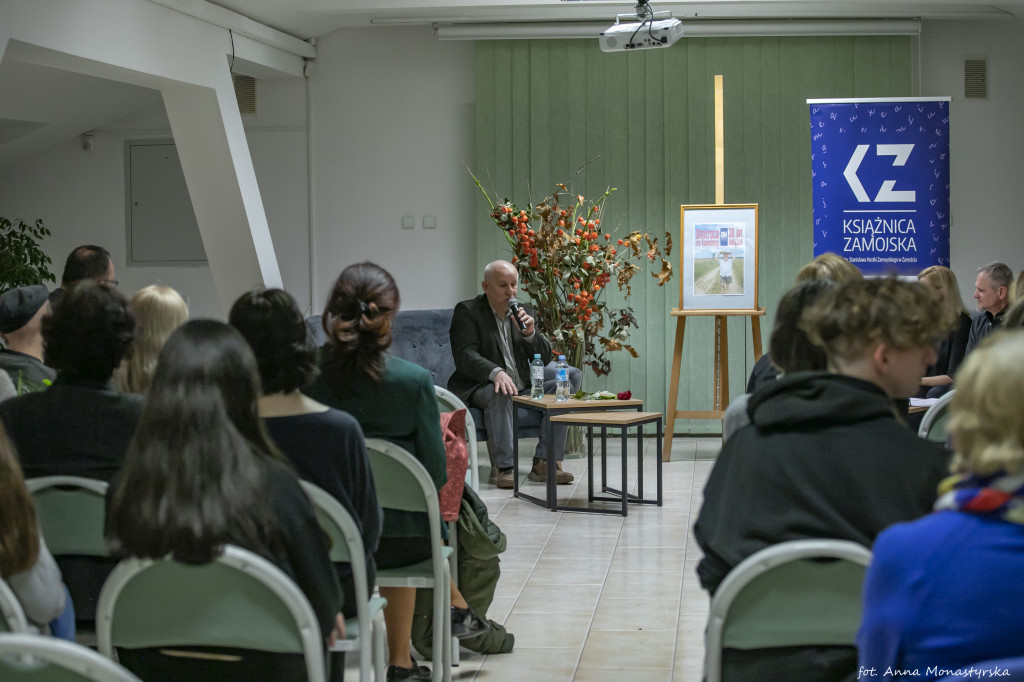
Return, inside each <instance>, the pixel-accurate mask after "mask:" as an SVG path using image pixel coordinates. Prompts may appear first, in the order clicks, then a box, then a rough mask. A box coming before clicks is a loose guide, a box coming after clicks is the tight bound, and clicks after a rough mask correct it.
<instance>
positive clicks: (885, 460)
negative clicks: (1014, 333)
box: [694, 279, 949, 680]
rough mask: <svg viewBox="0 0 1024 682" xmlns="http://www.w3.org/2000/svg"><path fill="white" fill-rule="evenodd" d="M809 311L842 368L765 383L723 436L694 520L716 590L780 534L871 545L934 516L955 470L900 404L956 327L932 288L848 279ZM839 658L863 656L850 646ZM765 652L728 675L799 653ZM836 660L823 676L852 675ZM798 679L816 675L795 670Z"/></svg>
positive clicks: (760, 675)
mask: <svg viewBox="0 0 1024 682" xmlns="http://www.w3.org/2000/svg"><path fill="white" fill-rule="evenodd" d="M803 320H804V326H805V328H806V331H807V332H808V334H809V336H810V337H811V340H812V341H814V342H815V343H817V344H818V345H820V346H821V347H823V348H824V349H825V353H826V355H827V357H828V364H829V368H830V370H832V371H831V372H800V373H796V374H791V375H787V376H785V377H783V378H782V379H780V380H779V381H777V382H776V383H775V384H774V385H770V386H768V387H766V388H765V389H762V390H760V391H758V392H757V393H755V394H754V395H753V396H751V398H750V402H749V405H748V413H749V416H750V420H751V423H750V425H748V426H745V427H743V428H741V429H740V430H738V431H737V432H736V433H735V435H733V436H732V437H731V438H730V439H729V440H728V441H727V442H726V443H725V445H724V446H723V448H722V452H721V454H720V455H719V457H718V461H717V462H716V463H715V467H714V469H713V470H712V472H711V475H710V476H709V478H708V482H707V486H706V487H705V489H704V504H703V506H702V508H701V511H700V515H699V517H698V519H697V523H696V525H695V528H694V532H695V536H696V538H697V542H698V543H699V544H700V546H701V548H702V549H703V550H704V558H703V559H702V560H701V562H700V564H699V566H698V568H697V573H698V576H699V578H700V581H701V585H702V586H703V587H704V588H705V589H706V590H708V592H710V593H711V594H714V592H715V590H717V589H718V586H719V584H720V583H721V581H722V580H723V579H724V578H725V576H726V574H727V573H728V572H729V571H730V570H731V569H732V568H733V567H734V566H736V565H737V564H738V563H740V562H741V561H742V560H743V559H745V558H747V557H748V556H750V555H752V554H754V553H755V552H757V551H759V550H761V549H764V548H765V547H767V546H769V545H772V544H775V543H779V542H784V541H787V540H799V539H806V538H834V539H842V540H852V541H854V542H858V543H861V544H863V545H865V546H867V547H870V546H871V544H872V542H873V541H874V538H875V536H876V535H877V534H878V533H879V532H881V531H882V530H883V529H885V528H887V527H888V526H890V525H892V524H893V523H897V522H899V521H909V520H911V519H915V518H917V517H920V516H923V515H924V514H927V513H928V512H929V511H930V510H931V508H932V504H933V503H934V502H935V498H936V488H937V486H938V483H939V481H940V480H941V479H942V478H943V477H944V476H945V475H946V474H947V473H948V465H949V452H948V451H946V450H945V449H944V448H942V447H940V446H938V445H936V444H933V443H930V442H928V441H926V440H924V439H921V438H919V437H918V436H917V435H916V434H914V433H913V432H912V431H910V430H909V429H907V428H906V427H905V426H904V425H903V424H902V423H901V422H900V421H899V420H898V418H897V416H896V412H895V410H894V408H893V402H892V400H893V399H894V398H906V397H908V396H911V395H913V394H914V392H915V391H917V387H918V386H919V384H920V380H921V377H922V376H923V375H924V373H925V371H926V370H927V368H928V366H929V365H930V364H931V363H933V362H934V361H935V350H934V344H935V342H936V341H937V340H938V339H939V338H940V337H941V336H942V335H943V334H945V332H946V330H945V329H944V327H943V323H942V322H941V320H942V315H941V312H940V310H939V308H938V304H937V303H936V302H935V301H933V300H932V299H931V297H930V295H929V293H928V292H927V291H926V290H925V288H924V287H923V286H922V285H920V284H918V283H916V282H915V283H909V282H901V281H898V280H895V279H875V280H861V281H854V282H848V283H845V284H843V285H841V286H839V287H837V288H836V289H834V290H833V291H831V292H829V293H827V294H826V295H825V296H824V297H823V298H822V299H820V300H819V302H818V303H816V304H815V305H814V306H812V307H811V308H810V309H809V310H808V311H807V312H806V313H805V315H804V318H803ZM758 651H763V650H758ZM747 654H750V652H745V653H744V654H743V655H744V656H746V655H747ZM851 656H852V658H851ZM841 657H842V658H844V660H845V663H843V665H855V664H856V652H855V651H852V649H851V650H850V651H845V652H841ZM726 658H728V657H726ZM734 658H735V657H734ZM761 659H762V660H761V661H760V662H756V661H752V660H744V662H743V665H742V666H741V668H742V669H743V670H742V671H741V672H740V673H737V674H735V675H730V676H726V679H783V678H782V677H778V675H777V673H779V672H781V671H783V670H784V669H785V668H784V667H782V666H787V665H790V664H792V663H793V662H794V661H793V660H790V661H789V663H784V662H780V661H778V660H775V661H771V662H770V663H769V664H767V665H768V667H759V663H764V662H765V660H771V659H770V657H764V656H762V657H761ZM726 663H727V664H728V661H727V660H726ZM800 664H801V665H805V666H806V665H808V660H807V659H804V660H802V661H801V663H800ZM812 667H813V666H812ZM832 670H833V672H830V673H824V675H825V676H824V677H816V678H814V679H830V680H835V679H840V678H841V677H842V675H841V674H837V675H835V676H834V677H831V678H830V677H829V675H833V674H835V672H834V671H835V669H832ZM766 675H767V677H766ZM798 678H799V679H811V678H808V677H806V676H804V675H803V674H801V673H798V672H795V671H793V675H792V676H790V677H789V679H798Z"/></svg>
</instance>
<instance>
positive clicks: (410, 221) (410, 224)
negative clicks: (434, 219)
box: [402, 215, 416, 230]
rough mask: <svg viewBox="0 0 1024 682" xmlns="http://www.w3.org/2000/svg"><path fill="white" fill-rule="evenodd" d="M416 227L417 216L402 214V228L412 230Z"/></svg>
mask: <svg viewBox="0 0 1024 682" xmlns="http://www.w3.org/2000/svg"><path fill="white" fill-rule="evenodd" d="M415 227H416V216H414V215H404V216H402V229H403V230H412V229H414V228H415Z"/></svg>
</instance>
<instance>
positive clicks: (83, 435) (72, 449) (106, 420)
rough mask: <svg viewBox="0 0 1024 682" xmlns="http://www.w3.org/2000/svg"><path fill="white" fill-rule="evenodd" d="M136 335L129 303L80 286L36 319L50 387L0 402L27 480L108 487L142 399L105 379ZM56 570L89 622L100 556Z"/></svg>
mask: <svg viewBox="0 0 1024 682" xmlns="http://www.w3.org/2000/svg"><path fill="white" fill-rule="evenodd" d="M134 333H135V319H134V317H133V316H132V313H131V310H130V309H129V308H128V302H127V301H126V300H125V299H124V297H123V296H121V295H120V294H118V293H117V292H116V291H114V290H113V289H109V288H107V287H104V286H100V285H98V284H96V283H94V282H82V283H80V284H76V285H75V286H73V287H71V289H69V290H68V293H67V295H66V296H65V297H64V301H63V303H62V304H61V305H59V306H57V308H56V310H55V311H54V313H53V315H52V316H50V317H47V318H45V319H44V320H43V340H44V342H45V344H46V356H45V357H46V361H47V363H48V364H49V365H50V366H52V367H53V368H54V369H56V370H57V378H56V379H55V380H54V382H53V386H51V387H50V388H48V389H47V390H45V391H41V392H39V393H29V394H26V395H23V396H19V397H17V398H12V399H10V400H7V401H5V402H3V403H0V421H2V422H3V425H4V427H5V428H6V429H7V435H8V436H9V437H10V439H11V442H12V443H14V446H15V448H16V449H17V451H18V454H19V456H20V458H21V468H22V470H23V471H24V472H25V476H26V477H28V478H36V477H39V476H83V477H85V478H95V479H99V480H102V481H110V479H112V478H113V477H114V475H115V474H116V473H117V472H118V471H119V470H120V468H121V463H122V461H123V460H124V453H125V451H126V450H127V449H128V443H129V441H130V440H131V438H132V434H133V433H134V432H135V425H136V424H137V423H138V420H139V415H140V414H141V413H142V398H141V397H140V396H137V395H130V394H126V393H118V392H117V391H114V390H113V389H112V388H111V387H110V375H111V374H112V373H113V371H114V368H115V367H117V366H118V364H119V363H120V362H121V358H122V357H123V356H124V353H125V350H126V349H127V348H128V346H129V344H130V343H131V340H132V337H133V335H134ZM57 563H58V565H59V566H60V569H61V572H62V573H63V574H64V581H65V582H66V583H67V586H68V589H69V590H70V591H71V597H72V599H73V600H74V603H75V614H76V615H77V617H78V618H79V620H80V621H90V620H93V619H94V618H95V614H96V599H97V597H99V592H100V588H102V587H103V581H104V580H106V577H107V575H108V574H109V573H110V570H111V569H112V568H113V565H114V564H113V562H111V561H110V560H109V559H107V558H106V557H92V556H75V555H61V556H58V557H57Z"/></svg>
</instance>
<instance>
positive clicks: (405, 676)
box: [387, 661, 430, 682]
mask: <svg viewBox="0 0 1024 682" xmlns="http://www.w3.org/2000/svg"><path fill="white" fill-rule="evenodd" d="M429 679H430V668H428V667H427V666H425V665H416V661H413V662H412V667H411V668H401V667H399V666H397V665H389V666H388V679H387V682H391V681H392V680H429Z"/></svg>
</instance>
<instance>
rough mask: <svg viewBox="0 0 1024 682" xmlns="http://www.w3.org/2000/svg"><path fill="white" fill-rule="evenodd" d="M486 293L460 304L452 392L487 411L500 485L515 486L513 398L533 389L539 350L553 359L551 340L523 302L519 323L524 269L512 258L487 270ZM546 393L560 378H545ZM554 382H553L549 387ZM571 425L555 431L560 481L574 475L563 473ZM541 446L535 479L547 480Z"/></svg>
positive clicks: (575, 380) (575, 379)
mask: <svg viewBox="0 0 1024 682" xmlns="http://www.w3.org/2000/svg"><path fill="white" fill-rule="evenodd" d="M482 286H483V290H484V293H483V294H481V295H480V296H477V297H476V298H474V299H472V300H469V301H463V302H461V303H459V304H458V305H457V306H455V312H454V313H453V314H452V326H451V329H450V330H449V336H450V338H451V344H452V355H454V357H455V374H453V375H452V376H451V378H450V379H449V380H448V390H449V391H451V392H452V393H454V394H455V395H457V396H458V397H459V399H460V400H462V401H463V402H465V403H466V404H467V405H469V406H470V407H478V408H480V409H482V410H483V411H484V421H485V423H486V427H487V450H488V452H489V453H490V455H491V457H492V459H493V460H496V461H492V466H493V465H495V464H496V465H497V467H498V470H499V473H498V479H497V485H498V487H499V488H511V487H512V485H513V476H514V472H513V471H512V438H513V434H512V396H515V395H519V394H522V393H528V392H529V389H530V361H531V360H533V356H534V354H539V355H540V358H541V362H543V363H544V364H545V365H547V364H548V362H550V361H551V344H550V343H548V340H547V339H546V338H544V335H543V334H541V333H540V332H539V331H537V329H536V324H535V319H534V315H533V309H532V308H530V307H529V306H526V305H525V304H523V305H520V306H519V315H518V318H517V319H518V322H521V323H522V324H523V326H524V327H525V328H520V326H519V324H518V322H517V321H514V320H512V317H513V313H512V311H511V309H510V308H509V304H508V301H509V299H510V298H515V296H516V291H517V289H518V286H519V273H518V272H517V271H516V268H515V266H514V265H512V264H511V263H509V262H508V261H503V260H498V261H494V262H493V263H490V264H489V265H488V266H487V267H486V268H485V269H484V281H483V285H482ZM581 376H582V375H581V373H580V371H579V370H578V369H576V368H574V367H570V368H569V382H570V384H571V385H572V389H571V390H572V391H573V392H575V391H577V390H579V387H580V382H581ZM545 380H546V381H545V384H546V385H545V389H544V392H545V393H551V392H553V390H554V377H553V376H552V377H551V378H550V381H548V377H545ZM548 384H549V385H548ZM565 432H566V428H565V427H564V426H563V427H558V428H556V429H555V433H554V440H555V442H554V444H553V446H554V448H555V459H556V460H557V461H558V470H557V471H556V472H555V481H556V482H557V483H559V484H564V483H569V482H571V481H572V480H573V476H572V474H570V473H569V472H568V471H562V465H561V460H562V448H563V446H564V444H565ZM541 434H542V435H541V441H540V443H538V444H537V451H536V453H535V454H534V459H533V469H532V471H531V472H530V480H533V481H546V480H547V470H546V465H545V459H544V458H545V452H546V450H545V448H546V447H547V446H548V443H545V442H544V440H543V430H542V431H541Z"/></svg>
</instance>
